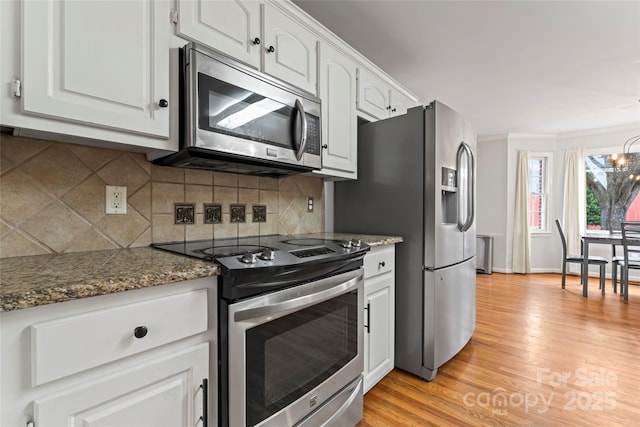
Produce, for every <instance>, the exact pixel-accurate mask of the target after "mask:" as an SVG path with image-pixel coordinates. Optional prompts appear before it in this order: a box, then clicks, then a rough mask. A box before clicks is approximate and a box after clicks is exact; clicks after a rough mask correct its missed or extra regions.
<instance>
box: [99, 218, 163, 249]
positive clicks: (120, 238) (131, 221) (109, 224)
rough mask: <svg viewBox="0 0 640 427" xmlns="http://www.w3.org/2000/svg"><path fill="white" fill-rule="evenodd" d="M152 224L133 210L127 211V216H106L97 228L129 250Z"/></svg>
mask: <svg viewBox="0 0 640 427" xmlns="http://www.w3.org/2000/svg"><path fill="white" fill-rule="evenodd" d="M150 226H151V224H150V223H149V221H147V220H146V219H145V218H144V217H143V216H142V215H140V214H139V213H138V212H136V211H135V210H133V209H129V210H127V214H126V215H106V216H105V217H104V218H103V220H102V221H100V222H99V223H98V224H96V228H97V229H98V230H99V231H100V232H101V233H102V234H104V235H106V236H108V237H109V238H110V239H111V240H113V241H114V242H116V243H117V244H118V246H120V247H121V248H127V247H129V245H131V243H133V242H135V241H136V239H137V238H138V236H140V235H141V234H142V233H143V232H144V231H145V230H146V229H147V228H149V227H150Z"/></svg>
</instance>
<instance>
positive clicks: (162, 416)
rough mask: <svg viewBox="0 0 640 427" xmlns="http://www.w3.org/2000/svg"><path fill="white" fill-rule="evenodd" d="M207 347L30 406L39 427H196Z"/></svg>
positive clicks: (136, 368)
mask: <svg viewBox="0 0 640 427" xmlns="http://www.w3.org/2000/svg"><path fill="white" fill-rule="evenodd" d="M208 360H209V345H208V343H203V344H200V345H197V346H193V347H189V348H187V349H185V350H182V351H179V352H176V353H173V354H171V355H170V356H168V357H165V358H161V359H157V360H154V361H153V362H151V363H149V364H143V365H142V366H136V367H132V368H130V369H128V370H123V371H120V372H118V373H116V374H114V375H110V376H107V377H106V378H99V379H94V380H92V381H87V382H86V383H85V384H83V385H82V386H80V387H75V388H71V389H67V390H64V391H63V392H62V393H58V392H55V393H53V394H52V395H50V396H45V397H42V398H38V399H36V400H35V401H34V422H35V425H36V426H38V427H49V426H51V427H54V426H64V425H67V426H83V427H84V426H86V427H98V426H105V427H106V426H119V427H140V426H154V427H159V426H167V427H169V426H196V425H198V422H199V421H200V416H201V414H202V413H203V407H204V396H205V392H204V390H203V388H202V387H200V385H201V384H202V381H203V379H206V378H208V375H209V373H208V372H209V369H208Z"/></svg>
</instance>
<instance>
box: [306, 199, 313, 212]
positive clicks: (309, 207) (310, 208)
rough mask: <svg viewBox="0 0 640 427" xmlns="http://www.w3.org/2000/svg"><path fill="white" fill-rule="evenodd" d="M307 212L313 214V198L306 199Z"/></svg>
mask: <svg viewBox="0 0 640 427" xmlns="http://www.w3.org/2000/svg"><path fill="white" fill-rule="evenodd" d="M307 212H313V197H309V198H308V199H307Z"/></svg>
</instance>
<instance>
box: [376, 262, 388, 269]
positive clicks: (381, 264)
mask: <svg viewBox="0 0 640 427" xmlns="http://www.w3.org/2000/svg"><path fill="white" fill-rule="evenodd" d="M386 265H387V264H385V262H384V261H380V262H379V263H378V270H380V269H381V268H382V267H384V266H386Z"/></svg>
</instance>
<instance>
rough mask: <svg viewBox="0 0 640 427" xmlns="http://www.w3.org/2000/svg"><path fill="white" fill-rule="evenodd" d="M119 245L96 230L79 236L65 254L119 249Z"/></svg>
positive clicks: (93, 229)
mask: <svg viewBox="0 0 640 427" xmlns="http://www.w3.org/2000/svg"><path fill="white" fill-rule="evenodd" d="M117 248H118V245H116V244H115V243H114V242H112V241H111V240H109V239H108V238H107V237H105V236H104V235H102V234H101V233H99V232H98V231H97V230H96V229H95V228H91V229H89V230H87V231H86V232H85V233H82V234H81V235H79V236H78V237H77V238H76V240H74V241H73V242H72V243H71V245H70V246H69V247H68V248H67V249H66V250H65V252H84V251H102V250H107V249H117Z"/></svg>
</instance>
